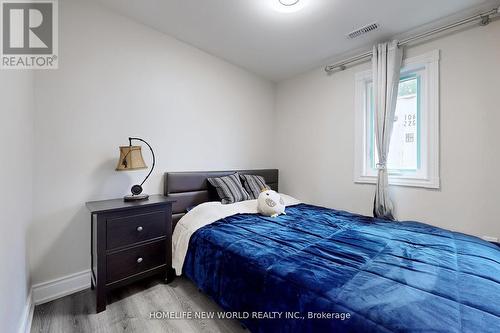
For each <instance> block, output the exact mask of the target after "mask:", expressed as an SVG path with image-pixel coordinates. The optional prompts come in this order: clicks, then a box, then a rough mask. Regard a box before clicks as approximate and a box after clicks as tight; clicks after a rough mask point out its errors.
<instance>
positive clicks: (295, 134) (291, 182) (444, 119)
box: [276, 21, 500, 237]
mask: <svg viewBox="0 0 500 333" xmlns="http://www.w3.org/2000/svg"><path fill="white" fill-rule="evenodd" d="M499 36H500V22H499V21H496V22H493V23H491V24H490V25H488V26H486V27H476V28H473V29H470V30H466V31H464V32H461V33H457V34H454V35H450V36H447V37H445V38H441V39H437V40H434V41H432V42H428V43H425V44H422V45H420V46H416V47H413V48H410V49H408V50H407V56H410V57H411V56H415V55H418V54H422V53H425V52H427V51H430V50H434V49H440V50H441V69H440V74H441V83H440V90H441V147H440V149H441V183H442V186H441V189H440V190H437V191H436V190H426V189H418V188H406V187H393V188H392V194H393V199H394V201H395V204H396V206H397V212H396V213H397V217H398V218H399V219H401V220H405V219H413V220H419V221H423V222H427V223H430V224H434V225H437V226H440V227H444V228H449V229H453V230H458V231H462V232H465V233H470V234H474V235H480V236H482V235H490V236H495V237H500V218H499V217H498V205H499V203H500V181H499V180H498V178H497V175H496V172H497V171H498V167H499V165H500V148H499V142H500V131H499V124H500V109H499V108H500V106H499V105H500V103H499V101H498V94H499V87H500V38H499ZM369 66H370V65H369V64H363V65H359V66H356V67H354V68H351V69H348V70H346V71H344V72H339V73H336V74H334V75H332V76H327V75H325V73H324V72H323V70H322V69H317V70H314V71H311V72H309V73H305V74H304V75H301V76H299V77H296V78H293V79H291V80H288V81H285V82H282V83H280V84H279V85H278V88H277V101H276V103H277V110H276V123H277V137H278V140H277V143H278V145H279V146H280V149H279V150H277V151H278V152H279V154H278V159H277V161H278V167H279V168H280V171H281V183H280V184H281V189H282V190H284V191H285V192H287V193H290V194H292V195H295V196H297V197H299V198H302V199H304V200H309V201H312V202H314V203H317V204H321V205H325V206H329V207H334V208H338V209H344V210H349V211H353V212H358V213H362V214H370V215H371V209H372V202H373V194H374V186H373V185H359V184H354V183H353V167H354V74H355V73H356V72H358V71H362V70H365V69H367V68H369Z"/></svg>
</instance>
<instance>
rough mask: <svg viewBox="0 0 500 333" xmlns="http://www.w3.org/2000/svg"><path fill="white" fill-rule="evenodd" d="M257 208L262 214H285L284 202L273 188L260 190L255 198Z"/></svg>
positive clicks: (272, 215)
mask: <svg viewBox="0 0 500 333" xmlns="http://www.w3.org/2000/svg"><path fill="white" fill-rule="evenodd" d="M257 203H258V205H257V210H258V211H259V213H261V214H262V215H266V216H271V217H277V216H278V215H280V214H285V215H286V213H285V202H284V201H283V199H282V198H281V197H280V195H279V194H278V193H277V192H276V191H273V190H265V191H262V192H260V194H259V198H258V199H257Z"/></svg>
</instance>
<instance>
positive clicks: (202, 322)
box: [31, 277, 249, 333]
mask: <svg viewBox="0 0 500 333" xmlns="http://www.w3.org/2000/svg"><path fill="white" fill-rule="evenodd" d="M152 311H164V312H171V311H174V312H182V311H187V312H196V311H208V312H211V311H222V309H221V308H220V307H219V306H218V305H217V304H215V302H213V301H212V300H211V299H209V298H208V297H207V296H206V295H204V294H203V293H201V292H199V291H198V289H197V288H196V286H195V285H194V284H193V283H192V282H191V281H189V280H188V279H186V278H182V277H180V278H179V277H178V278H176V279H175V280H174V281H173V282H171V283H170V284H168V285H167V284H163V283H162V282H161V281H159V280H158V279H151V280H146V281H144V282H140V283H136V284H134V285H131V286H128V287H124V288H120V289H116V290H115V291H113V292H111V293H110V295H109V296H108V306H107V308H106V311H104V312H101V313H99V314H96V313H95V294H94V292H93V291H92V290H90V289H89V290H85V291H82V292H79V293H76V294H73V295H69V296H66V297H63V298H60V299H57V300H54V301H52V302H49V303H45V304H41V305H38V306H36V307H35V312H34V316H33V323H32V326H31V332H32V333H38V332H44V333H45V332H47V333H59V332H64V333H73V332H82V333H86V332H92V333H93V332H99V333H100V332H105V333H108V332H141V333H142V332H147V333H155V332H172V333H177V332H179V333H191V332H214V333H215V332H224V333H225V332H228V333H249V331H248V330H245V329H244V328H243V327H242V326H241V325H240V323H239V322H238V321H236V320H228V319H226V320H216V319H150V313H151V312H152Z"/></svg>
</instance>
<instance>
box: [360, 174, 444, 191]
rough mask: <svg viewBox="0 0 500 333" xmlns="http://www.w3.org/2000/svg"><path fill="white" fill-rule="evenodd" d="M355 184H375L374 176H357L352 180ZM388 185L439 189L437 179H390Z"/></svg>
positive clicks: (375, 178)
mask: <svg viewBox="0 0 500 333" xmlns="http://www.w3.org/2000/svg"><path fill="white" fill-rule="evenodd" d="M354 183H356V184H376V183H377V177H376V176H359V177H357V178H356V179H354ZM389 185H395V186H408V187H421V188H429V189H439V188H440V181H439V178H436V179H415V178H403V177H390V176H389Z"/></svg>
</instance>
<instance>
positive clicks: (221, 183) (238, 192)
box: [207, 173, 250, 205]
mask: <svg viewBox="0 0 500 333" xmlns="http://www.w3.org/2000/svg"><path fill="white" fill-rule="evenodd" d="M207 180H208V182H209V183H210V184H212V186H213V187H215V189H216V190H217V194H218V195H219V198H220V199H221V202H222V204H224V205H225V204H230V203H235V202H239V201H244V200H249V199H250V195H249V194H248V192H247V191H245V189H244V188H243V186H242V185H241V181H240V177H239V176H238V173H234V174H232V175H229V176H224V177H217V178H207Z"/></svg>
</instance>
